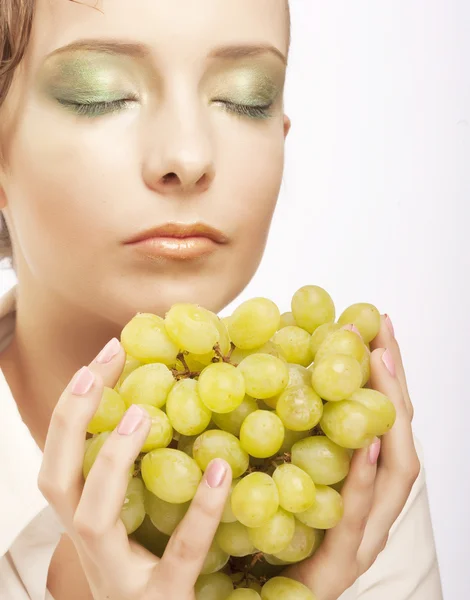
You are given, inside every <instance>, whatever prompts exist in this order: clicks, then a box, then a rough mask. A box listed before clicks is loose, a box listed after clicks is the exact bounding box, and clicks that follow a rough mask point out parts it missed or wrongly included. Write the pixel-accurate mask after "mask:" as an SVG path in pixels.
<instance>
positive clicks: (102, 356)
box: [96, 338, 121, 365]
mask: <svg viewBox="0 0 470 600" xmlns="http://www.w3.org/2000/svg"><path fill="white" fill-rule="evenodd" d="M120 349H121V344H120V343H119V340H118V339H117V338H113V339H112V340H111V341H110V342H108V343H107V344H106V346H105V347H104V348H103V350H101V352H100V353H99V354H98V356H97V357H96V362H97V363H100V364H102V365H104V364H106V363H109V362H110V361H111V359H113V358H114V357H115V356H116V354H117V353H118V352H119V350H120Z"/></svg>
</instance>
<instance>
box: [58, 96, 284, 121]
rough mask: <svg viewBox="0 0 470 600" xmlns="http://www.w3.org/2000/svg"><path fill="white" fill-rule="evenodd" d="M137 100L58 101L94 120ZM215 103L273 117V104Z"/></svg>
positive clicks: (240, 112) (250, 115) (244, 113)
mask: <svg viewBox="0 0 470 600" xmlns="http://www.w3.org/2000/svg"><path fill="white" fill-rule="evenodd" d="M136 100H137V99H136V98H122V99H118V100H110V101H101V102H73V101H70V100H58V102H59V103H60V104H61V105H62V106H64V107H65V108H67V109H68V110H71V111H72V112H74V113H75V114H77V115H79V116H84V117H89V118H93V117H99V116H103V115H106V114H112V113H117V112H120V111H123V110H126V109H128V108H130V107H131V106H132V105H133V104H134V103H135V102H136ZM215 103H216V104H218V105H220V106H222V107H223V109H224V110H225V111H227V112H229V113H232V114H235V115H238V116H240V117H247V118H250V119H258V120H261V119H267V118H269V117H270V116H271V110H270V109H271V108H272V105H273V103H272V102H271V103H269V104H266V105H260V106H253V105H250V104H238V103H235V102H229V101H227V100H216V101H215Z"/></svg>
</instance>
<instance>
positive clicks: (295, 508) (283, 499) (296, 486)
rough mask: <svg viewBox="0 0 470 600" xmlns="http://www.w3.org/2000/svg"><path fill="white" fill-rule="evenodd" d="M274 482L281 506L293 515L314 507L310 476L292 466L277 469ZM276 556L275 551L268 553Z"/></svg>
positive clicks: (313, 489)
mask: <svg viewBox="0 0 470 600" xmlns="http://www.w3.org/2000/svg"><path fill="white" fill-rule="evenodd" d="M272 477H273V481H274V483H275V484H276V485H277V490H278V492H279V505H280V506H282V508H284V509H285V510H288V511H289V512H291V513H298V512H303V511H305V510H307V509H308V508H310V507H311V506H313V505H314V503H315V497H316V488H315V484H314V483H313V481H312V478H311V477H310V475H307V473H306V472H305V471H303V470H302V469H300V468H299V467H296V466H295V465H292V464H284V465H280V466H279V467H277V469H276V470H275V471H274V473H273V476H272ZM266 552H268V553H269V554H275V552H274V551H272V552H271V551H267V550H266Z"/></svg>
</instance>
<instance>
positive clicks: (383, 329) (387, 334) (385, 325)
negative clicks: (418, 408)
mask: <svg viewBox="0 0 470 600" xmlns="http://www.w3.org/2000/svg"><path fill="white" fill-rule="evenodd" d="M378 348H388V350H389V351H390V353H391V355H392V358H393V361H394V363H395V369H396V376H397V379H398V381H399V382H400V385H401V387H402V391H403V398H404V400H405V404H406V407H407V409H408V412H409V413H410V419H411V420H413V413H414V409H413V404H412V403H411V400H410V394H409V391H408V384H407V381H406V374H405V369H404V367H403V360H402V356H401V351H400V346H399V345H398V342H397V340H396V338H395V330H394V328H393V325H392V321H391V319H390V317H389V316H388V315H382V317H381V323H380V330H379V333H378V334H377V337H376V338H375V339H374V340H373V341H372V342H371V349H372V350H376V349H378Z"/></svg>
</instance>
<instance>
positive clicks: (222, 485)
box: [38, 340, 231, 600]
mask: <svg viewBox="0 0 470 600" xmlns="http://www.w3.org/2000/svg"><path fill="white" fill-rule="evenodd" d="M124 363H125V353H124V350H123V348H122V346H121V345H120V344H119V342H118V340H113V341H112V342H110V344H108V345H107V346H106V348H105V349H104V350H103V351H102V352H101V353H100V354H99V355H98V357H97V358H96V359H95V360H94V361H93V362H92V363H91V364H90V365H89V367H84V368H83V369H81V370H80V371H79V372H78V373H77V374H76V375H75V377H74V378H73V379H72V381H71V382H70V383H69V385H68V386H67V388H66V389H65V391H64V392H63V394H62V395H61V397H60V399H59V401H58V403H57V406H56V408H55V410H54V413H53V415H52V418H51V423H50V426H49V431H48V435H47V440H46V445H45V449H44V458H43V463H42V467H41V471H40V474H39V480H38V485H39V488H40V490H41V492H42V493H43V494H44V496H45V497H46V499H47V500H48V502H49V503H50V504H51V506H52V507H53V509H54V510H55V511H56V513H57V515H58V516H59V518H60V520H61V521H62V524H63V525H64V527H65V529H66V530H67V533H68V534H69V535H70V537H71V539H72V541H73V543H74V545H75V547H76V549H77V552H78V555H79V557H80V561H81V564H82V568H83V570H84V573H85V575H86V578H87V580H88V583H89V585H90V590H91V593H92V595H93V598H94V599H95V600H104V599H107V600H146V599H149V600H150V599H151V600H159V599H161V598H164V599H165V600H190V599H194V584H195V582H196V580H197V578H198V576H199V574H200V572H201V569H202V566H203V564H204V561H205V558H206V555H207V552H208V550H209V548H210V546H211V543H212V540H213V537H214V534H215V532H216V529H217V527H218V525H219V523H220V518H221V515H222V512H223V509H224V505H225V501H226V498H227V496H228V493H229V490H230V484H231V470H230V468H229V466H228V464H227V463H225V462H224V461H221V460H215V461H213V462H212V464H211V465H210V466H209V468H208V469H207V470H206V472H205V474H204V477H203V479H202V481H201V484H200V486H199V488H198V491H197V493H196V496H195V497H194V500H193V501H192V503H191V506H190V508H189V510H188V512H187V513H186V516H185V518H184V519H183V521H182V522H181V523H180V525H179V526H178V528H177V529H176V531H175V532H174V534H173V535H172V537H171V539H170V541H169V543H168V545H167V548H166V550H165V553H164V555H163V557H162V558H161V559H159V558H157V557H156V556H154V555H153V554H151V553H150V552H148V551H147V550H145V549H144V548H143V547H142V546H140V545H138V544H137V543H135V542H134V541H133V540H130V539H129V538H128V536H127V533H126V529H125V527H124V524H123V523H122V521H121V519H120V513H121V509H122V505H123V502H124V498H125V494H126V490H127V484H128V474H129V469H130V467H131V465H132V463H133V462H134V461H135V459H136V458H137V456H138V454H139V452H140V450H141V448H142V445H143V443H144V441H145V439H146V437H147V434H148V432H149V429H150V419H149V418H148V415H147V413H145V412H144V411H141V410H140V409H139V408H137V407H136V406H134V407H131V408H130V409H129V410H128V412H127V413H126V415H125V416H124V418H123V420H122V421H121V423H120V425H119V426H118V427H117V429H116V430H115V431H113V432H112V433H111V435H110V436H109V437H108V439H107V440H106V442H105V444H104V445H103V448H102V449H101V451H100V452H99V454H98V457H97V459H96V461H95V463H94V465H93V467H92V469H91V471H90V473H89V475H88V477H87V479H86V481H85V482H84V480H83V475H82V464H83V456H84V452H85V439H86V430H87V426H88V423H89V422H90V421H91V419H92V417H93V415H94V413H95V411H96V409H97V407H98V405H99V402H100V399H101V395H102V392H103V387H104V386H107V387H114V385H115V384H116V382H117V381H118V378H119V376H120V374H121V372H122V370H123V367H124Z"/></svg>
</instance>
